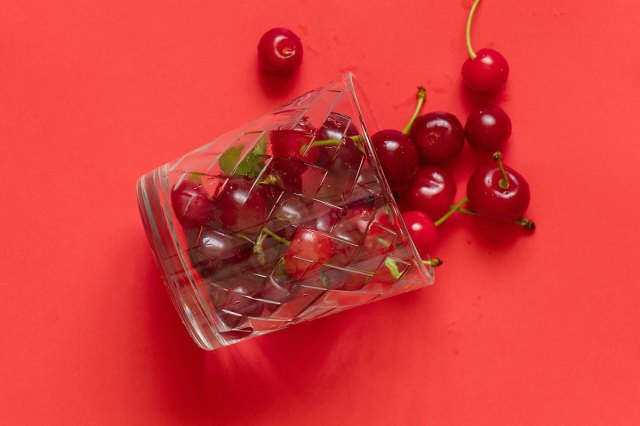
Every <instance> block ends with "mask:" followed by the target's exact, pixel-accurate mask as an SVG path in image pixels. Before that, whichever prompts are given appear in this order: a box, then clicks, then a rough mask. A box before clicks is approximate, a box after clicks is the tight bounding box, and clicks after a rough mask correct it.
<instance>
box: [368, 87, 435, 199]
mask: <svg viewBox="0 0 640 426" xmlns="http://www.w3.org/2000/svg"><path fill="white" fill-rule="evenodd" d="M417 98H418V102H417V104H416V109H415V111H414V112H413V116H412V117H411V119H410V120H409V123H407V125H406V126H405V128H404V130H403V131H402V132H400V131H398V130H392V129H387V130H381V131H379V132H378V133H376V134H375V135H373V136H372V137H371V142H372V144H373V149H374V150H375V151H376V155H377V156H378V160H380V165H381V166H382V171H383V172H384V174H385V176H386V177H387V179H388V180H389V183H390V184H391V185H392V186H395V185H397V184H399V183H402V182H405V181H407V180H409V179H411V178H412V177H413V175H414V173H415V172H416V168H417V167H418V152H417V150H416V147H415V145H414V143H413V141H412V140H411V139H410V138H409V137H408V136H407V134H408V133H409V131H410V130H411V129H412V127H413V124H414V121H415V120H416V117H417V116H418V114H419V113H420V110H421V109H422V106H423V105H424V102H425V99H426V92H425V90H424V87H418V95H417Z"/></svg>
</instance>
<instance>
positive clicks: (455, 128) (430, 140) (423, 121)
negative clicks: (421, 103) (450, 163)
mask: <svg viewBox="0 0 640 426" xmlns="http://www.w3.org/2000/svg"><path fill="white" fill-rule="evenodd" d="M410 136H411V139H413V141H414V142H415V144H416V146H417V147H418V151H420V154H422V159H423V160H424V161H425V162H426V163H430V164H437V163H441V162H443V161H445V160H448V159H449V158H451V157H454V156H456V155H458V154H460V151H462V147H463V146H464V129H463V128H462V123H460V120H458V119H457V118H456V116H455V115H453V114H449V113H448V112H430V113H428V114H425V115H422V116H420V117H418V118H417V119H416V121H415V123H413V127H412V128H411V133H410Z"/></svg>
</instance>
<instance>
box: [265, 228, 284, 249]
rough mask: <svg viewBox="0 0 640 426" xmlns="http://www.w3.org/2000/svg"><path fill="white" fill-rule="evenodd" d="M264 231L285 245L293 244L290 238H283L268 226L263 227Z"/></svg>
mask: <svg viewBox="0 0 640 426" xmlns="http://www.w3.org/2000/svg"><path fill="white" fill-rule="evenodd" d="M262 232H263V233H265V234H267V235H268V236H270V237H271V238H273V239H274V240H276V241H277V242H279V243H281V244H284V245H285V246H288V245H290V244H291V242H290V241H289V240H287V239H284V238H282V237H281V236H280V235H278V234H276V233H275V232H273V231H272V230H270V229H268V228H262Z"/></svg>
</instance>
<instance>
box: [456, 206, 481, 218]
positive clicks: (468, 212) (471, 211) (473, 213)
mask: <svg viewBox="0 0 640 426" xmlns="http://www.w3.org/2000/svg"><path fill="white" fill-rule="evenodd" d="M458 211H459V212H460V213H464V214H468V215H471V216H480V213H477V212H474V211H473V210H469V209H463V208H459V209H458Z"/></svg>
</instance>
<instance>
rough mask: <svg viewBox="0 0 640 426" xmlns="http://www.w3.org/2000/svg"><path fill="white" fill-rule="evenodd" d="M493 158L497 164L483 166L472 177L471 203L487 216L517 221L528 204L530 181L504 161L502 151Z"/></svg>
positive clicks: (470, 188)
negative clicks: (503, 163)
mask: <svg viewBox="0 0 640 426" xmlns="http://www.w3.org/2000/svg"><path fill="white" fill-rule="evenodd" d="M494 158H495V159H496V162H497V163H498V165H492V166H485V167H480V168H478V169H477V170H476V171H474V172H473V174H472V175H471V177H470V178H469V182H468V183H467V198H469V206H470V207H471V208H472V209H473V210H475V211H476V212H477V213H478V214H479V215H480V216H483V217H486V218H487V219H491V220H496V221H500V222H513V221H518V220H520V219H521V218H522V217H523V214H524V212H525V211H526V210H527V207H529V200H530V193H529V184H528V183H527V181H526V180H525V179H524V178H523V177H522V176H521V175H520V174H519V173H518V172H516V171H515V170H513V169H511V168H509V167H504V166H503V165H502V156H501V155H500V153H496V155H495V156H494ZM531 224H532V222H531ZM525 226H527V225H525ZM527 227H528V228H529V229H532V227H531V225H528V226H527Z"/></svg>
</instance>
